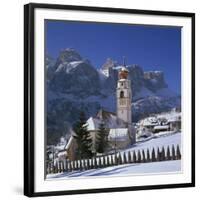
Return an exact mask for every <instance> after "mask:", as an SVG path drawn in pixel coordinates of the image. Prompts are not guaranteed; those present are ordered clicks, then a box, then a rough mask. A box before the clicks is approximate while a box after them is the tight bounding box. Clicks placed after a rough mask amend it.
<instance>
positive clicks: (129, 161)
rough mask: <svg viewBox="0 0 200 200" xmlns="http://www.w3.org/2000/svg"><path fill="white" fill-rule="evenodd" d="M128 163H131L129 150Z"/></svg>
mask: <svg viewBox="0 0 200 200" xmlns="http://www.w3.org/2000/svg"><path fill="white" fill-rule="evenodd" d="M128 163H131V152H130V151H128Z"/></svg>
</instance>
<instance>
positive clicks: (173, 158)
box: [172, 145, 176, 160]
mask: <svg viewBox="0 0 200 200" xmlns="http://www.w3.org/2000/svg"><path fill="white" fill-rule="evenodd" d="M172 160H176V154H175V148H174V145H172Z"/></svg>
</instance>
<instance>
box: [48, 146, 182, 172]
mask: <svg viewBox="0 0 200 200" xmlns="http://www.w3.org/2000/svg"><path fill="white" fill-rule="evenodd" d="M180 159H181V152H180V148H179V145H177V146H176V148H175V147H174V145H172V146H171V147H169V146H168V147H167V148H166V149H165V148H164V147H162V149H160V148H157V149H155V148H153V149H152V150H151V151H150V150H149V149H147V150H143V149H142V150H137V151H135V150H133V151H127V152H123V153H122V152H118V153H116V154H107V155H103V156H99V157H93V158H90V159H82V160H75V161H69V160H66V161H59V162H56V163H52V162H51V163H47V165H46V169H47V171H46V173H47V174H52V173H63V172H72V171H83V170H89V169H98V168H105V167H110V166H115V165H122V164H131V163H148V162H159V161H169V160H180Z"/></svg>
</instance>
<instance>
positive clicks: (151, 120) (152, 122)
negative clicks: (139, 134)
mask: <svg viewBox="0 0 200 200" xmlns="http://www.w3.org/2000/svg"><path fill="white" fill-rule="evenodd" d="M141 124H142V125H143V126H155V125H157V124H158V120H157V118H155V117H148V118H145V119H143V120H142V122H141Z"/></svg>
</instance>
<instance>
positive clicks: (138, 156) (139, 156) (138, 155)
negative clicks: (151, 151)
mask: <svg viewBox="0 0 200 200" xmlns="http://www.w3.org/2000/svg"><path fill="white" fill-rule="evenodd" d="M137 162H138V163H141V153H140V150H138V152H137Z"/></svg>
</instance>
